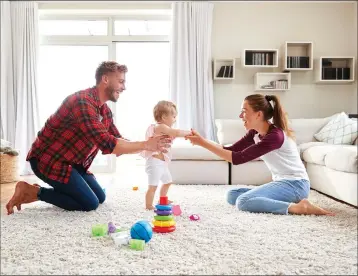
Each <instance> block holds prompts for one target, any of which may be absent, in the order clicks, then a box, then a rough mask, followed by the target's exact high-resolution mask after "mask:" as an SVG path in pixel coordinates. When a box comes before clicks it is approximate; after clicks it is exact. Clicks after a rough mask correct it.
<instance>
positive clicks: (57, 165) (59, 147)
mask: <svg viewBox="0 0 358 276" xmlns="http://www.w3.org/2000/svg"><path fill="white" fill-rule="evenodd" d="M116 138H121V135H120V133H119V132H118V129H117V128H116V126H115V125H114V124H113V115H112V112H111V110H110V108H109V107H108V105H107V104H103V105H102V106H101V102H100V100H99V95H98V90H97V88H96V87H92V88H88V89H86V90H82V91H79V92H76V93H74V94H72V95H69V96H68V97H67V98H66V99H65V100H64V101H63V103H62V104H61V106H60V107H59V108H58V110H57V111H56V112H55V113H54V114H53V115H51V116H50V118H49V119H48V120H47V121H46V123H45V126H44V127H43V128H42V129H41V130H40V131H39V132H38V135H37V138H36V140H35V142H34V143H33V144H32V147H31V149H30V151H29V153H28V155H27V158H26V160H30V159H31V158H36V159H37V160H38V169H39V171H40V172H41V173H42V174H43V175H44V176H46V177H47V178H49V179H52V180H55V181H58V182H61V183H67V182H68V180H69V178H70V174H71V171H72V165H73V164H80V165H82V166H83V167H84V168H85V169H86V170H88V168H89V167H90V166H91V164H92V161H93V159H94V158H95V157H96V155H97V153H98V150H101V151H102V153H103V154H109V153H112V151H113V149H114V147H115V146H116Z"/></svg>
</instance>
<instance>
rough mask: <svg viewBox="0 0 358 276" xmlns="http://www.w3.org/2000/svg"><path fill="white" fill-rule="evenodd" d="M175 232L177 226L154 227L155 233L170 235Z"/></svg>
mask: <svg viewBox="0 0 358 276" xmlns="http://www.w3.org/2000/svg"><path fill="white" fill-rule="evenodd" d="M174 230H175V226H174V225H173V226H170V227H157V226H155V227H153V231H154V232H156V233H170V232H173V231H174Z"/></svg>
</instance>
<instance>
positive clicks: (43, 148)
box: [6, 61, 170, 214]
mask: <svg viewBox="0 0 358 276" xmlns="http://www.w3.org/2000/svg"><path fill="white" fill-rule="evenodd" d="M126 72H127V67H126V66H125V65H120V64H118V63H116V62H112V61H107V62H102V63H101V64H100V65H99V67H98V68H97V70H96V86H94V87H92V88H88V89H86V90H82V91H79V92H76V93H74V94H72V95H69V96H68V97H67V98H66V99H65V100H64V101H63V103H62V104H61V106H60V107H59V108H58V110H57V111H56V112H55V113H54V114H53V115H51V116H50V118H49V119H48V120H47V121H46V123H45V126H44V127H43V128H42V129H41V131H39V133H38V135H37V138H36V140H35V141H34V143H33V144H32V147H31V149H30V151H29V153H28V155H27V158H26V160H27V161H29V162H30V164H31V168H32V170H33V172H34V173H35V175H36V176H37V177H38V178H40V179H41V180H43V181H44V182H46V183H47V184H49V185H50V186H51V187H52V188H45V187H41V186H39V185H37V184H34V185H31V184H29V183H26V182H24V181H20V182H18V183H17V184H16V188H15V192H14V195H13V197H12V198H11V200H10V201H9V202H8V203H7V205H6V209H7V212H8V214H13V213H14V207H15V206H16V207H17V209H18V210H21V204H24V203H31V202H34V201H37V200H42V201H45V202H47V203H50V204H53V205H55V206H58V207H60V208H62V209H65V210H76V211H91V210H95V209H96V208H97V207H98V205H99V203H103V202H104V200H105V194H104V192H103V190H102V188H101V186H100V185H99V183H98V182H97V180H96V178H95V177H94V176H93V175H92V174H91V173H90V172H89V171H88V168H89V167H90V165H91V163H92V161H93V159H94V158H95V156H96V155H97V153H98V151H99V150H101V151H102V153H103V154H115V155H116V156H119V155H122V154H131V153H137V152H140V151H142V150H149V151H163V152H165V151H166V150H165V148H168V147H169V146H170V139H169V138H168V137H167V136H160V137H155V138H149V139H148V140H147V141H141V142H131V141H128V140H126V139H124V138H123V137H122V136H121V135H120V133H119V132H118V130H117V128H116V126H115V125H114V124H113V116H112V112H111V110H110V109H109V107H108V105H107V104H106V102H107V101H112V102H116V101H117V100H118V98H119V95H120V94H121V93H122V92H123V91H124V90H125V74H126Z"/></svg>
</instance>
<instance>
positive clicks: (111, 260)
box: [0, 167, 357, 275]
mask: <svg viewBox="0 0 358 276" xmlns="http://www.w3.org/2000/svg"><path fill="white" fill-rule="evenodd" d="M142 172H143V170H142V169H140V168H137V169H135V168H134V167H132V168H131V169H129V168H127V171H126V172H124V171H123V172H122V173H121V174H117V175H101V176H100V177H98V178H100V183H101V184H102V185H104V187H105V188H106V194H107V198H106V201H105V202H104V204H101V205H100V206H99V208H98V209H97V210H96V211H92V212H67V211H63V210H62V209H59V208H56V207H54V206H52V205H49V204H47V203H44V202H40V201H38V202H35V203H31V204H29V205H28V208H26V209H25V210H23V211H21V212H16V213H15V214H14V215H11V216H2V217H1V254H0V255H1V274H2V275H20V274H21V275H60V274H61V275H118V274H120V275H134V274H135V275H266V274H268V275H295V274H300V275H357V209H355V208H352V207H350V206H348V205H346V204H341V203H339V202H337V201H334V200H332V199H330V198H328V197H326V196H324V195H322V194H319V193H317V192H315V191H311V193H310V197H309V199H310V200H311V201H312V202H313V203H315V204H318V205H319V206H322V207H323V208H329V209H330V210H332V211H333V212H335V213H336V214H337V215H336V216H335V217H328V216H320V217H317V216H293V215H288V216H281V215H273V214H255V213H249V212H241V211H238V210H236V209H235V208H234V207H233V206H231V205H229V204H227V203H226V200H225V196H226V193H227V191H228V190H229V189H231V188H235V186H228V185H174V186H173V187H171V189H170V191H169V197H170V199H172V200H174V202H175V203H176V204H180V206H181V209H182V212H183V213H182V215H181V216H175V222H176V230H175V231H174V232H172V233H169V234H157V233H154V234H153V237H152V239H151V240H150V241H149V242H148V243H147V244H146V245H145V248H144V250H143V251H134V250H132V249H130V248H129V247H128V246H116V245H115V243H114V241H113V240H112V239H111V237H109V236H106V237H100V238H95V237H91V228H92V226H93V225H95V224H98V223H108V222H109V221H111V222H113V223H114V224H115V225H117V226H119V227H124V228H127V229H130V228H131V226H132V225H133V224H134V223H135V222H136V221H139V220H146V221H147V222H148V223H152V221H153V219H154V215H155V214H154V212H150V211H145V210H144V206H143V203H144V195H145V186H144V183H145V181H144V180H143V179H142V180H141V177H142V176H143V174H142ZM134 184H136V185H138V186H139V190H137V191H133V190H132V187H131V186H132V185H134ZM157 196H158V195H157ZM192 214H198V215H199V216H200V220H198V221H191V220H190V219H189V216H190V215H192Z"/></svg>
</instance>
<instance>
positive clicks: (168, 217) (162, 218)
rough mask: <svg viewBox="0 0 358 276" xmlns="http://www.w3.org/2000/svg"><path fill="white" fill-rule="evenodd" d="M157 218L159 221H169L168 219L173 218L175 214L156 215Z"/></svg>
mask: <svg viewBox="0 0 358 276" xmlns="http://www.w3.org/2000/svg"><path fill="white" fill-rule="evenodd" d="M154 219H155V220H159V221H167V220H173V216H172V215H169V216H154Z"/></svg>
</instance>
